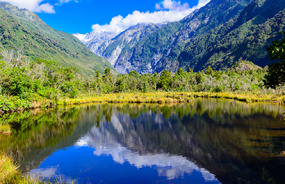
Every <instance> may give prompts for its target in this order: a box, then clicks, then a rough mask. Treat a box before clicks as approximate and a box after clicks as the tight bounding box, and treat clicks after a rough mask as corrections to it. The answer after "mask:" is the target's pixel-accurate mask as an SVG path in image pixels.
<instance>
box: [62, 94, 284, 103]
mask: <svg viewBox="0 0 285 184" xmlns="http://www.w3.org/2000/svg"><path fill="white" fill-rule="evenodd" d="M198 97H202V98H224V99H234V100H238V101H243V102H248V103H251V102H276V103H284V102H285V96H284V95H282V94H279V95H278V94H274V95H267V94H250V93H247V94H239V93H233V92H227V93H221V92H219V93H213V92H149V93H113V94H103V95H100V96H94V97H90V96H87V97H81V98H75V99H70V98H66V99H61V100H59V101H58V102H57V105H77V104H84V103H160V104H165V103H186V102H193V101H194V98H198Z"/></svg>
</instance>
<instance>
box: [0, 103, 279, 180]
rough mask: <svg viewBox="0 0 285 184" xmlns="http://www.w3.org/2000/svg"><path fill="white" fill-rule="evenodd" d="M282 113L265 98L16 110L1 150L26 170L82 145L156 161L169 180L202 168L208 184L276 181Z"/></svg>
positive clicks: (122, 157) (123, 158) (136, 161)
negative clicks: (257, 100) (258, 100)
mask: <svg viewBox="0 0 285 184" xmlns="http://www.w3.org/2000/svg"><path fill="white" fill-rule="evenodd" d="M283 111H284V108H283V107H282V106H279V105H275V104H269V103H256V104H246V103H241V102H236V101H233V100H221V99H219V100H218V99H198V100H196V101H195V103H192V104H175V105H170V106H168V105H146V104H140V105H131V104H123V105H122V104H121V105H108V104H94V105H86V106H76V107H70V108H60V109H57V110H50V111H45V112H43V111H40V112H23V113H20V114H18V113H15V114H11V115H9V116H8V115H5V116H4V117H2V118H1V119H0V121H5V122H9V123H10V124H11V125H13V134H12V135H10V136H3V135H0V141H1V143H0V148H1V149H2V150H5V151H6V152H7V153H9V155H11V156H13V157H14V158H15V159H16V160H17V161H18V162H19V163H20V165H21V169H23V170H25V171H30V170H31V169H35V168H37V167H38V165H39V164H40V162H41V161H42V160H43V159H44V158H46V157H48V156H49V155H51V154H52V153H53V152H54V151H56V150H58V149H61V148H64V147H68V146H72V145H76V146H82V145H85V146H89V147H94V148H95V149H94V150H95V151H94V154H95V155H101V154H105V155H111V156H112V157H113V159H114V160H115V161H116V162H118V163H123V162H129V163H130V164H132V165H134V166H136V167H138V168H140V167H143V166H151V165H156V166H157V167H158V169H157V171H158V173H159V174H160V175H163V176H167V177H168V178H169V179H171V178H175V177H181V176H183V174H184V173H191V172H192V170H199V172H201V173H202V174H203V172H204V174H205V176H204V174H203V176H204V179H205V180H206V181H207V179H206V178H208V180H215V177H214V176H216V178H217V179H218V180H219V181H220V182H222V183H246V182H249V183H262V182H264V183H266V182H269V183H274V182H275V183H280V182H284V178H283V175H282V171H284V168H285V165H284V163H285V161H284V157H283V156H282V155H281V153H282V152H283V151H284V150H285V137H284V130H285V125H284V120H283V116H282V113H283ZM99 148H100V149H99ZM165 160H167V162H166V161H165ZM189 164H190V165H191V164H192V165H191V166H190V165H189ZM168 166H171V168H170V169H168V170H167V169H166V170H165V168H167V167H168ZM200 168H205V169H204V170H201V169H200ZM211 173H212V174H211Z"/></svg>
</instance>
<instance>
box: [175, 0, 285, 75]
mask: <svg viewBox="0 0 285 184" xmlns="http://www.w3.org/2000/svg"><path fill="white" fill-rule="evenodd" d="M284 9H285V1H283V0H275V1H272V0H253V1H252V2H251V3H250V4H249V5H248V6H247V7H246V8H245V9H244V10H243V11H242V12H241V13H240V15H239V16H237V17H236V18H234V19H231V20H230V21H228V22H227V23H226V24H224V25H223V26H220V27H218V28H216V29H213V30H212V31H210V32H209V33H208V34H206V35H204V36H202V37H198V38H192V39H190V41H189V42H188V44H187V45H186V48H185V50H184V51H183V52H182V53H181V54H180V56H179V66H180V67H184V68H187V67H189V66H191V67H192V68H194V69H195V71H199V70H203V69H205V68H206V67H207V66H209V65H211V66H212V67H213V68H215V69H224V68H229V67H231V66H232V65H234V64H235V63H237V62H238V61H240V60H249V61H252V62H253V63H255V64H257V65H259V66H262V67H264V66H266V65H268V64H270V62H271V61H270V59H269V57H268V53H267V51H266V48H267V47H269V45H270V44H271V43H272V41H273V40H278V39H280V38H281V37H282V35H281V34H280V32H283V31H284V30H285V10H284Z"/></svg>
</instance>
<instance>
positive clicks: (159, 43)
mask: <svg viewBox="0 0 285 184" xmlns="http://www.w3.org/2000/svg"><path fill="white" fill-rule="evenodd" d="M250 1H251V0H212V1H211V2H210V3H208V4H207V5H206V6H204V7H203V8H201V9H199V10H196V11H194V12H193V13H191V14H190V15H188V16H187V17H185V18H184V19H182V20H181V21H178V22H173V23H168V24H166V25H163V26H161V25H153V24H149V25H145V24H139V25H137V26H134V27H131V28H130V29H128V30H126V31H125V32H123V33H122V34H120V35H118V36H117V37H115V38H113V39H111V40H109V41H106V42H104V43H103V44H102V45H101V46H99V47H97V46H96V47H95V49H93V48H94V47H92V44H91V45H90V44H88V43H86V45H88V47H89V49H91V50H92V51H93V52H94V53H96V54H98V55H100V56H103V57H105V58H107V59H108V60H109V61H110V62H111V63H112V65H114V67H115V68H116V69H117V71H118V72H119V73H128V72H130V71H131V70H135V71H137V72H139V73H140V74H144V73H154V72H158V73H159V72H161V71H162V70H164V69H169V70H170V71H176V70H177V69H178V67H179V62H178V57H179V55H180V53H181V51H183V49H184V47H185V45H186V44H187V43H188V42H189V40H190V39H192V38H199V37H201V36H203V35H204V34H206V33H208V32H209V31H211V30H212V29H214V28H216V27H218V26H221V25H223V24H224V23H225V22H227V21H229V20H231V19H232V18H234V17H236V16H237V15H238V14H239V13H240V12H241V11H242V10H243V9H244V7H246V6H247V5H248V4H249V3H250ZM133 32H135V34H133ZM133 35H134V36H133ZM137 35H140V36H137ZM132 38H136V39H132ZM130 40H131V41H130ZM126 43H128V44H127V45H126ZM96 44H97V43H96Z"/></svg>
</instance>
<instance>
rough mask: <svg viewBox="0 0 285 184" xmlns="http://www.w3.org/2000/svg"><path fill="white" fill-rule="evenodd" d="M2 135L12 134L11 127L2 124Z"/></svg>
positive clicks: (0, 125)
mask: <svg viewBox="0 0 285 184" xmlns="http://www.w3.org/2000/svg"><path fill="white" fill-rule="evenodd" d="M0 133H2V134H10V133H11V127H10V125H9V124H2V123H0Z"/></svg>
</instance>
